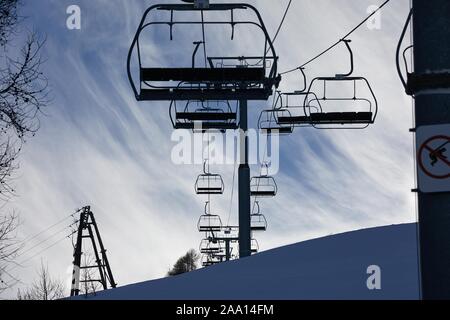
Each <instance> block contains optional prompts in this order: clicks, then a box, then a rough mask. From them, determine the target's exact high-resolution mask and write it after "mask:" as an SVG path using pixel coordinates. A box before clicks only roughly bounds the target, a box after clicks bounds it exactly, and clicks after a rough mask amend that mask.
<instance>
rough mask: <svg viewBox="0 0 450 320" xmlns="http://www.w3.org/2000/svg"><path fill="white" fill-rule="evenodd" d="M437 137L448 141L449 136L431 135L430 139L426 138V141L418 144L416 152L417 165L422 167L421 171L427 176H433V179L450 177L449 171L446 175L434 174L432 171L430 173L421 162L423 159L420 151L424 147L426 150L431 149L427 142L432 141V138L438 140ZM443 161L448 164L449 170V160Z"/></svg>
mask: <svg viewBox="0 0 450 320" xmlns="http://www.w3.org/2000/svg"><path fill="white" fill-rule="evenodd" d="M439 139H441V140H448V141H450V137H448V136H434V137H431V138H430V139H428V140H427V141H425V142H424V143H423V144H422V145H421V146H420V149H419V152H418V155H417V157H418V160H419V166H420V168H421V169H422V171H423V172H424V173H425V174H426V175H427V176H430V177H432V178H435V179H447V178H450V172H449V173H448V174H446V175H436V174H434V173H431V172H430V170H428V169H427V168H426V167H425V165H424V163H423V159H422V153H423V152H424V151H425V149H427V150H428V151H429V149H431V147H429V146H428V144H429V143H430V142H432V141H434V140H439ZM430 154H431V152H430ZM438 158H439V157H438ZM439 159H440V160H443V159H442V158H439ZM444 162H445V163H446V164H447V165H448V166H449V171H450V164H449V162H448V161H444Z"/></svg>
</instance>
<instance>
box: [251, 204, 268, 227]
mask: <svg viewBox="0 0 450 320" xmlns="http://www.w3.org/2000/svg"><path fill="white" fill-rule="evenodd" d="M255 207H256V210H255V211H254V212H253V213H252V214H251V215H250V229H251V230H252V231H266V230H267V220H266V217H265V216H264V215H263V214H261V212H260V207H259V203H258V201H256V202H255Z"/></svg>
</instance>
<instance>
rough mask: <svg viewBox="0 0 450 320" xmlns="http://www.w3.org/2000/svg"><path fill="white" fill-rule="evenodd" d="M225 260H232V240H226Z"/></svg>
mask: <svg viewBox="0 0 450 320" xmlns="http://www.w3.org/2000/svg"><path fill="white" fill-rule="evenodd" d="M225 260H226V261H230V260H231V252H230V240H225Z"/></svg>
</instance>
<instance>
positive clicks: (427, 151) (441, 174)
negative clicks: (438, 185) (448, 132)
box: [418, 135, 450, 179]
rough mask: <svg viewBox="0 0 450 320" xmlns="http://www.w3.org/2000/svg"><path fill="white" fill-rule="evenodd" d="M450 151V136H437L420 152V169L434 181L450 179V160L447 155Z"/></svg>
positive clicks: (425, 143) (421, 147)
mask: <svg viewBox="0 0 450 320" xmlns="http://www.w3.org/2000/svg"><path fill="white" fill-rule="evenodd" d="M449 149H450V136H445V135H437V136H434V137H431V138H429V139H428V140H426V141H425V142H424V143H423V144H422V145H421V146H420V148H419V151H418V162H419V167H420V169H421V170H422V171H423V172H424V173H425V174H426V175H427V176H429V177H431V178H434V179H447V178H450V158H449V157H448V156H447V155H446V153H447V152H448V150H449ZM447 154H450V153H447ZM443 168H444V169H443Z"/></svg>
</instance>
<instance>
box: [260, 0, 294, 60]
mask: <svg viewBox="0 0 450 320" xmlns="http://www.w3.org/2000/svg"><path fill="white" fill-rule="evenodd" d="M291 4H292V0H289V3H288V5H287V7H286V10H285V11H284V15H283V18H282V19H281V22H280V25H279V26H278V29H277V32H275V35H274V37H273V39H272V43H275V41H276V40H277V37H278V35H279V34H280V31H281V28H282V27H283V24H284V21H285V20H286V17H287V14H288V12H289V9H290V7H291ZM268 52H269V50H268V51H267V52H266V54H267V53H268Z"/></svg>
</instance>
